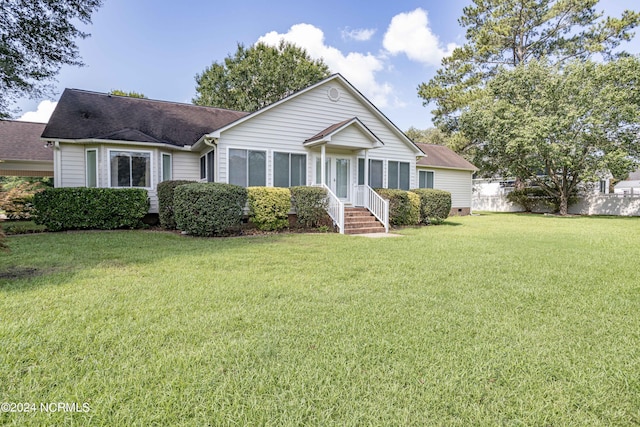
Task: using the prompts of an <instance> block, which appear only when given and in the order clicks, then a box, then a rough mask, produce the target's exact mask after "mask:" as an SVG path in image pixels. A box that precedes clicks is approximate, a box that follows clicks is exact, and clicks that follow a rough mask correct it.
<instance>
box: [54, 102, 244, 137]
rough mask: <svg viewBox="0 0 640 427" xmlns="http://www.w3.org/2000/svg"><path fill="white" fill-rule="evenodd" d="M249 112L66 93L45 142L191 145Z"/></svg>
mask: <svg viewBox="0 0 640 427" xmlns="http://www.w3.org/2000/svg"><path fill="white" fill-rule="evenodd" d="M247 114H248V113H245V112H241V111H232V110H225V109H221V108H213V107H201V106H197V105H191V104H182V103H177V102H168V101H156V100H151V99H141V98H130V97H126V96H116V95H108V94H105V93H98V92H90V91H85V90H78V89H65V91H64V92H63V93H62V96H61V97H60V100H59V101H58V105H57V107H56V109H55V110H54V112H53V114H52V115H51V118H50V119H49V123H48V125H47V127H46V128H45V129H44V132H43V133H42V137H43V138H47V139H52V140H53V139H103V140H113V141H136V142H155V143H164V144H170V145H175V146H180V147H182V146H185V145H193V144H194V143H195V142H197V141H198V140H199V139H200V138H201V137H202V136H203V135H205V134H207V133H209V132H212V131H214V130H216V129H218V128H221V127H222V126H225V125H227V124H229V123H232V122H234V121H236V120H238V119H239V118H241V117H244V116H246V115H247Z"/></svg>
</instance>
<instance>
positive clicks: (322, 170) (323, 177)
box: [320, 144, 327, 185]
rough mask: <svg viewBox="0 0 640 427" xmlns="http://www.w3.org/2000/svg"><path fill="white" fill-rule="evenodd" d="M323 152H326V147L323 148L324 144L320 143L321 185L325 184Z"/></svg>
mask: <svg viewBox="0 0 640 427" xmlns="http://www.w3.org/2000/svg"><path fill="white" fill-rule="evenodd" d="M325 154H326V149H325V144H322V145H321V146H320V183H322V185H327V183H326V182H324V181H325V179H326V178H325V177H326V171H325V167H326V166H325Z"/></svg>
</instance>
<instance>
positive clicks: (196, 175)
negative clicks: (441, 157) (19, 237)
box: [42, 74, 472, 231]
mask: <svg viewBox="0 0 640 427" xmlns="http://www.w3.org/2000/svg"><path fill="white" fill-rule="evenodd" d="M42 138H43V139H44V140H45V141H48V142H50V143H51V144H53V146H54V153H55V156H54V165H55V173H54V180H55V186H56V187H77V186H88V187H142V188H146V189H147V190H148V192H149V196H150V199H151V209H150V211H151V212H157V211H158V202H157V196H156V187H157V184H158V183H159V182H161V181H164V180H169V179H186V180H196V181H209V182H223V183H231V184H237V185H241V186H276V187H291V186H297V185H324V186H326V187H327V188H328V189H329V190H331V192H330V199H331V200H332V202H331V207H330V214H331V215H332V217H334V220H335V221H336V222H337V223H338V225H339V227H340V229H341V231H343V229H344V218H345V214H344V207H345V206H350V205H351V206H365V207H368V208H369V210H372V211H374V212H373V213H374V214H376V216H377V217H378V219H380V220H381V222H383V223H384V222H385V218H382V217H381V216H383V213H381V212H379V210H380V209H379V207H375V206H373V205H374V204H375V203H374V200H373V199H374V198H376V197H377V195H375V193H373V192H371V191H370V187H374V188H375V187H384V188H400V189H407V190H408V189H410V188H416V187H418V186H419V185H420V184H421V183H423V184H424V185H423V186H425V187H426V186H428V184H427V182H426V180H423V181H424V182H422V181H420V179H419V176H421V175H420V174H419V171H418V164H417V162H418V160H419V159H422V158H423V157H424V156H425V154H424V153H423V152H422V151H421V150H420V149H419V148H418V147H417V146H416V145H415V144H414V143H413V142H412V141H411V140H410V139H409V138H408V137H407V136H406V135H405V134H404V133H403V132H402V131H400V129H398V127H397V126H395V125H394V124H393V123H392V122H391V121H390V120H389V119H388V118H387V117H386V116H385V115H384V114H382V113H381V112H380V110H378V109H377V108H376V107H375V106H374V105H373V104H372V103H371V102H370V101H369V100H367V99H366V98H365V97H364V96H363V95H362V94H361V93H360V92H359V91H358V90H357V89H355V88H354V87H353V86H352V85H351V84H350V83H349V82H348V81H347V80H345V79H344V78H343V77H342V76H341V75H339V74H336V75H333V76H331V77H328V78H327V79H325V80H323V81H321V82H319V83H316V84H314V85H311V86H309V87H307V88H306V89H303V90H301V91H299V92H296V93H294V94H293V95H291V96H289V97H287V98H284V99H282V100H280V101H278V102H275V103H273V104H271V105H269V106H267V107H265V108H262V109H260V110H258V111H256V112H254V113H251V114H248V113H244V112H237V111H230V110H224V109H219V108H212V107H200V106H195V105H188V104H179V103H173V102H165V101H154V100H149V99H139V98H127V97H121V96H115V95H106V94H101V93H95V92H88V91H82V90H76V89H66V90H65V91H64V93H63V94H62V96H61V98H60V101H59V102H58V105H57V107H56V109H55V111H54V112H53V115H52V116H51V119H50V120H49V124H48V125H47V127H46V128H45V130H44V132H43V133H42ZM430 166H431V164H430V163H429V162H427V163H425V165H424V167H425V168H426V169H425V171H426V170H428V169H429V167H430ZM433 166H434V168H433V171H434V173H436V174H437V175H435V176H436V177H437V176H439V171H442V173H443V175H442V177H441V179H439V178H434V179H435V182H436V184H437V185H435V188H443V189H447V187H446V181H447V179H448V178H446V176H447V175H446V174H445V172H444V171H445V170H449V168H448V166H443V167H442V166H441V167H440V169H436V166H438V165H433ZM471 167H472V166H471ZM465 168H466V166H465ZM422 169H423V168H422V167H421V168H420V170H422ZM463 169H464V168H463ZM450 170H452V171H453V170H456V168H451V169H450ZM469 170H470V169H469ZM464 173H465V176H467V177H468V180H467V183H466V187H465V188H464V189H463V192H465V194H466V192H469V193H470V192H471V174H470V173H467V172H464ZM456 179H458V178H456ZM458 187H460V188H461V187H464V185H463V184H462V183H461V182H460V183H457V184H456V185H454V186H452V187H451V188H458ZM371 193H373V194H371ZM453 197H454V198H457V195H454V196H453ZM463 198H464V197H463ZM456 200H457V199H456ZM376 203H377V202H376ZM376 206H377V205H376ZM467 206H470V205H467ZM467 206H464V207H467Z"/></svg>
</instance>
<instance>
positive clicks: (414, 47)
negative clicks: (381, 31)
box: [382, 8, 456, 65]
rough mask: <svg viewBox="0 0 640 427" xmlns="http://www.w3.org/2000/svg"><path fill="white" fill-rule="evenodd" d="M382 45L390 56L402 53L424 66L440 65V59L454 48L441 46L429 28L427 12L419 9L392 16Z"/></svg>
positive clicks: (450, 45) (452, 46)
mask: <svg viewBox="0 0 640 427" xmlns="http://www.w3.org/2000/svg"><path fill="white" fill-rule="evenodd" d="M382 45H383V46H384V48H385V49H386V50H387V51H388V52H389V53H390V54H392V55H398V54H400V53H404V54H406V55H407V57H408V58H409V59H411V60H413V61H417V62H421V63H423V64H426V65H440V61H441V60H442V58H443V57H445V56H448V55H450V54H451V52H453V49H455V48H456V44H455V43H449V44H448V45H447V46H446V48H443V47H442V46H441V44H440V40H439V39H438V36H436V35H435V34H433V32H432V31H431V28H430V27H429V18H428V16H427V11H426V10H424V9H421V8H418V9H416V10H414V11H412V12H407V13H400V14H398V15H396V16H394V17H393V19H391V23H390V24H389V28H387V32H386V33H385V35H384V40H383V42H382Z"/></svg>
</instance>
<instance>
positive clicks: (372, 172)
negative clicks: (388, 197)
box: [358, 158, 382, 188]
mask: <svg viewBox="0 0 640 427" xmlns="http://www.w3.org/2000/svg"><path fill="white" fill-rule="evenodd" d="M358 185H364V159H362V158H360V159H358ZM369 186H370V187H371V188H382V160H371V159H369Z"/></svg>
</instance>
